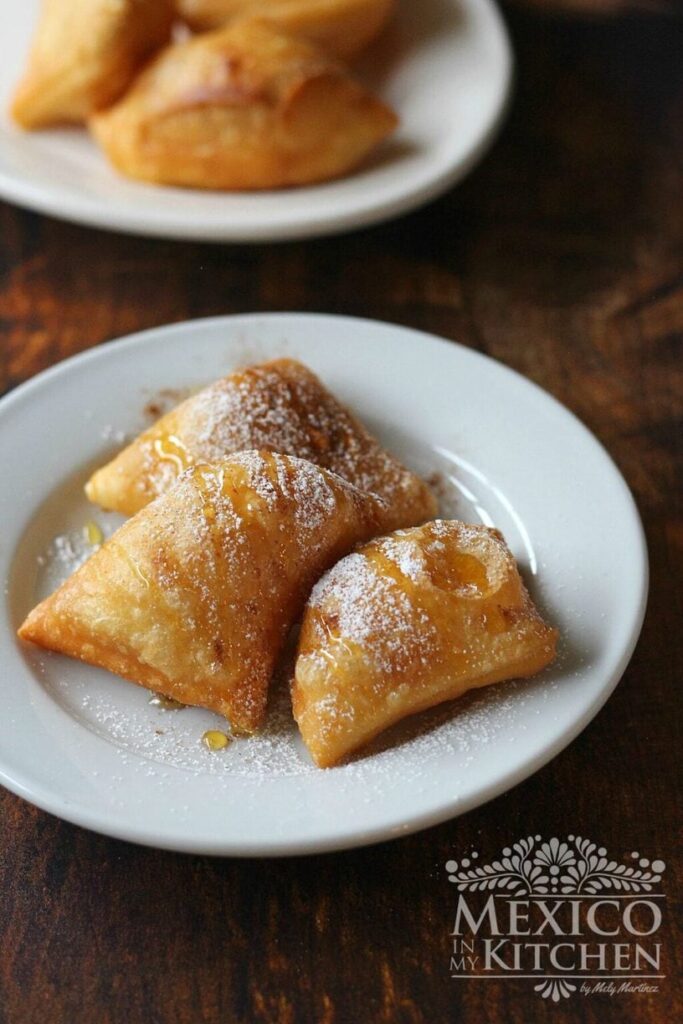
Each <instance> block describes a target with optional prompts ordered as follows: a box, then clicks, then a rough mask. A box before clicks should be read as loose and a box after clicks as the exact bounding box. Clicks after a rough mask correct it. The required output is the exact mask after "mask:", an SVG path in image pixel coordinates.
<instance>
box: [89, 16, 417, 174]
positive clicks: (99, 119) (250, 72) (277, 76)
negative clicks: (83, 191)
mask: <svg viewBox="0 0 683 1024" xmlns="http://www.w3.org/2000/svg"><path fill="white" fill-rule="evenodd" d="M396 123H397V119H396V116H395V114H394V113H393V112H392V111H391V110H389V108H388V107H387V106H385V104H384V103H382V102H381V101H380V100H379V99H376V98H375V97H374V96H372V95H371V94H370V93H369V92H368V91H367V90H366V89H364V88H363V86H361V85H359V84H358V83H357V82H355V81H354V80H353V79H352V78H351V77H350V75H349V73H348V71H346V70H345V69H344V68H343V66H342V65H341V64H337V63H336V62H335V61H334V60H333V59H332V58H330V57H327V56H326V55H325V54H324V53H323V51H321V50H318V49H317V48H316V47H314V46H313V45H312V44H310V43H308V42H306V40H303V39H299V38H296V37H294V36H288V35H284V34H283V33H282V32H281V31H280V30H278V29H277V28H276V27H275V26H273V25H272V24H271V23H270V22H268V21H266V20H261V19H248V20H246V21H239V22H236V23H234V24H231V25H228V26H227V27H226V28H224V29H218V30H217V31H216V32H210V33H206V34H205V35H199V36H195V37H194V38H192V39H190V40H188V41H185V42H181V43H177V44H175V45H173V46H169V47H168V48H167V49H166V50H164V51H163V52H162V53H161V54H160V55H159V56H158V57H157V58H156V59H155V60H154V61H153V62H152V63H151V64H150V65H149V66H148V68H147V69H146V70H145V71H143V72H142V74H141V75H140V76H139V78H137V79H136V81H135V82H134V84H133V85H132V87H131V88H130V90H129V91H128V92H127V93H126V95H125V96H124V97H123V98H122V99H121V100H120V101H119V102H118V103H116V104H115V105H114V106H113V107H111V108H110V109H109V110H106V111H104V112H103V113H101V114H98V115H96V116H94V117H93V118H92V119H91V120H90V128H91V130H92V132H93V134H94V136H95V138H96V139H97V141H98V142H99V143H100V145H101V146H102V147H103V149H104V151H105V153H106V154H107V156H108V157H109V159H110V160H111V161H112V163H113V164H114V166H115V167H116V168H117V169H118V170H119V171H121V172H122V173H123V174H127V175H129V176H130V177H133V178H140V179H142V180H144V181H151V182H157V183H161V184H166V185H180V186H187V187H190V188H207V189H230V190H241V189H271V188H281V187H285V186H290V185H304V184H310V183H313V182H319V181H326V180H327V179H329V178H335V177H337V176H339V175H342V174H346V173H347V172H348V171H350V170H351V169H353V168H354V167H355V166H356V165H357V164H359V163H360V162H361V161H362V160H363V159H364V157H365V156H366V155H367V154H368V153H369V152H370V150H372V149H373V148H374V147H375V146H376V145H377V143H379V142H380V141H381V140H382V139H384V138H385V137H386V136H387V135H389V133H390V132H392V131H393V129H394V128H395V127H396Z"/></svg>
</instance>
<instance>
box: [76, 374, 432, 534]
mask: <svg viewBox="0 0 683 1024" xmlns="http://www.w3.org/2000/svg"><path fill="white" fill-rule="evenodd" d="M247 448H263V449H268V450H269V451H276V452H283V453H284V454H286V455H295V456H298V457H299V458H302V459H308V460H309V462H315V463H316V464H317V465H320V466H324V467H325V469H329V470H331V471H332V472H333V473H338V474H339V476H341V477H343V478H344V479H345V480H348V482H349V483H351V484H354V486H356V487H358V488H360V490H362V491H369V492H372V493H374V494H377V495H379V497H380V498H382V499H383V500H384V501H385V502H386V506H385V507H384V509H383V511H382V512H381V516H380V519H381V522H380V527H381V529H380V532H382V533H386V532H387V531H389V530H394V529H397V528H398V527H401V526H413V525H415V524H416V523H421V522H424V520H425V519H429V518H430V517H431V516H434V515H435V514H436V499H435V497H434V495H433V494H432V492H431V491H430V489H429V488H428V487H427V485H426V484H425V482H424V481H423V480H421V479H420V478H419V477H418V476H416V475H415V474H414V473H412V472H411V471H410V470H408V469H406V468H405V467H404V466H402V465H401V463H400V462H399V461H398V460H397V459H395V458H394V457H393V456H392V455H390V454H389V453H388V452H387V451H385V450H384V448H382V446H381V445H380V444H379V442H378V441H376V440H375V438H374V437H372V435H371V434H369V433H368V431H367V430H366V429H365V427H363V425H362V424H361V423H359V422H358V420H357V419H356V418H355V417H354V416H352V415H351V413H350V412H348V410H347V409H345V408H344V406H343V405H341V403H340V402H338V401H337V399H336V398H335V397H334V395H333V394H331V393H330V392H329V391H328V390H327V389H326V388H325V387H324V386H323V385H322V383H321V382H320V381H319V380H318V378H317V377H316V376H315V374H314V373H312V372H311V371H310V370H309V369H308V368H307V367H305V366H304V365H303V364H302V363H299V362H297V361H296V360H294V359H274V360H272V361H270V362H267V363H262V364H260V365H257V366H251V367H248V368H246V369H244V370H238V371H236V372H235V373H231V374H230V375H229V376H227V377H224V378H223V379H222V380H218V381H216V382H215V383H213V384H211V385H209V387H207V388H204V389H203V390H202V391H200V392H198V393H197V394H196V395H194V396H193V397H191V398H189V399H187V400H186V401H185V402H183V403H182V404H181V405H179V406H177V407H176V408H175V409H172V410H171V411H170V412H169V413H167V414H166V415H165V416H162V418H161V419H160V420H158V421H157V423H155V424H154V425H153V426H152V427H151V428H150V429H149V430H147V431H145V432H144V433H143V434H141V435H140V436H139V437H138V438H137V439H136V440H135V441H133V442H132V444H130V445H128V447H127V448H125V449H124V450H123V451H122V452H120V454H119V455H117V456H116V458H115V459H113V460H112V461H111V462H109V463H107V465H105V466H103V467H102V468H101V469H99V470H97V472H96V473H94V474H93V476H92V477H91V478H90V480H89V481H88V483H87V484H86V494H87V496H88V498H89V499H90V500H91V501H93V502H96V503H97V504H99V505H101V506H102V507H103V508H106V509H110V510H112V511H116V512H122V513H123V514H124V515H132V514H133V513H134V512H137V511H138V510H139V509H141V508H143V507H144V506H145V505H146V504H147V503H148V502H149V501H152V499H153V498H156V497H157V496H158V495H159V494H163V493H164V491H166V490H167V489H168V488H169V487H170V486H172V484H173V483H174V482H175V480H176V479H177V477H178V475H179V474H180V473H181V472H182V471H183V470H185V469H187V467H188V466H191V465H193V464H194V463H196V462H215V461H216V460H217V459H222V458H225V457H226V456H227V455H231V454H232V453H233V452H236V451H242V450H244V449H247Z"/></svg>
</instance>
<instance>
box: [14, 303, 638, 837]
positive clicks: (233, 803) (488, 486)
mask: <svg viewBox="0 0 683 1024" xmlns="http://www.w3.org/2000/svg"><path fill="white" fill-rule="evenodd" d="M282 354H289V355H293V356H296V357H299V358H301V359H302V360H304V361H305V362H306V363H308V364H309V365H310V366H311V367H312V368H313V369H314V370H315V371H317V372H318V373H319V374H320V375H321V376H322V378H323V380H324V381H325V382H326V383H328V384H329V386H330V387H331V388H332V389H333V390H334V391H335V392H336V393H337V394H338V395H339V396H340V397H341V398H342V399H343V400H344V401H345V402H347V403H348V404H349V405H351V406H352V407H353V408H354V409H355V410H357V412H358V413H359V414H360V415H361V416H362V417H363V418H364V419H365V420H366V421H367V422H368V424H369V425H370V426H371V427H372V428H374V429H375V430H376V432H377V433H378V434H379V435H380V436H381V438H382V439H383V440H384V441H385V443H386V444H387V445H388V446H389V447H390V448H392V449H393V450H394V451H395V452H396V453H397V454H398V455H400V456H402V457H403V458H404V459H405V460H406V461H408V462H409V463H410V464H411V465H412V466H413V467H414V468H415V469H417V470H418V471H420V472H422V473H424V474H425V475H431V474H433V473H437V474H439V491H440V493H441V497H442V502H443V511H444V513H445V514H446V515H458V516H460V517H462V518H466V519H469V520H471V521H474V522H484V523H488V524H491V523H493V524H495V525H496V526H498V527H499V528H500V529H502V530H503V532H504V533H505V536H506V537H507V539H508V542H509V543H510V545H511V547H512V549H513V551H514V553H515V555H516V556H517V558H518V559H519V562H520V564H521V566H522V568H523V570H524V573H525V575H526V578H527V580H528V582H529V584H530V586H531V589H532V592H533V593H534V595H535V597H536V599H537V600H538V601H539V603H540V605H541V607H542V609H543V610H544V612H545V614H546V616H547V617H548V618H549V619H550V620H551V621H552V622H554V623H556V624H557V625H558V626H559V628H560V630H561V634H562V643H561V652H560V657H559V659H558V661H557V663H556V664H555V666H553V667H552V668H551V669H549V670H547V671H546V672H545V673H544V674H542V675H541V676H539V677H537V678H535V679H533V680H530V681H527V682H525V683H520V682H513V683H507V684H503V685H501V686H498V687H489V688H488V689H487V690H485V691H481V692H479V693H478V694H477V695H476V696H474V697H473V698H465V699H464V700H463V701H461V702H460V703H459V704H453V705H449V706H445V707H443V708H441V709H437V710H436V711H434V712H431V713H429V714H427V715H423V716H421V717H420V718H419V719H417V720H413V721H410V722H408V723H405V724H404V725H403V726H402V727H400V728H398V729H397V730H395V731H394V732H393V733H392V734H391V735H390V736H389V737H388V738H387V737H385V738H384V739H383V740H382V742H380V743H378V744H377V745H376V746H375V747H374V748H373V749H372V750H371V751H370V752H369V753H366V754H364V755H363V756H360V757H358V758H357V759H356V760H355V761H354V762H352V763H351V764H348V765H346V766H344V767H339V768H334V769H329V770H327V771H321V770H317V769H315V768H313V767H312V765H311V763H310V761H309V759H308V757H307V755H306V752H305V749H304V748H303V746H302V744H301V742H300V741H299V739H298V736H297V733H296V729H295V727H294V724H293V722H292V719H291V714H290V711H289V708H288V705H287V696H286V694H280V695H279V696H276V698H275V700H274V708H273V710H272V712H271V716H270V719H269V723H268V725H267V727H266V729H265V731H264V733H263V734H262V735H260V736H258V737H256V738H251V739H240V740H235V741H234V742H233V743H232V744H231V746H230V747H229V748H228V749H227V750H225V751H223V752H221V753H218V754H211V753H209V752H208V751H207V750H205V749H204V748H203V747H202V746H201V744H200V741H199V740H200V737H201V735H202V733H203V731H204V730H205V729H206V728H208V727H210V726H211V725H212V724H213V725H214V727H216V726H219V720H218V719H217V718H216V717H215V716H213V715H212V714H210V713H208V712H203V711H200V710H197V709H190V708H188V709H185V710H181V711H163V710H160V709H157V708H154V707H151V706H150V705H149V703H148V697H149V695H148V694H147V692H146V691H144V690H142V689H139V688H138V687H136V686H134V685H132V684H130V683H126V682H124V681H122V680H120V679H118V678H116V677H114V676H113V675H110V674H108V673H106V672H104V671H100V670H97V669H93V668H90V667H88V666H86V665H82V664H80V663H78V662H75V661H71V660H69V659H67V658H64V657H61V656H58V655H52V654H49V653H44V652H40V651H38V650H37V649H35V648H31V647H29V646H26V647H23V648H22V646H21V645H20V644H19V643H18V642H17V641H16V640H15V635H14V630H15V628H16V626H17V625H18V624H19V623H20V622H21V620H22V619H23V617H24V615H25V614H26V613H27V611H28V610H29V608H30V607H32V605H33V604H34V603H35V602H36V600H37V599H38V598H40V597H42V596H43V595H44V594H45V593H46V592H48V591H49V590H50V589H51V588H53V587H54V586H55V585H56V583H57V582H58V581H59V579H61V578H63V577H64V576H65V574H66V573H67V572H68V570H69V568H70V567H71V566H72V564H73V561H74V557H78V556H80V555H82V553H83V552H84V551H85V546H84V543H83V540H82V533H83V526H84V524H86V523H87V522H88V520H95V521H96V522H98V523H99V525H100V526H101V527H102V528H103V530H104V531H105V532H106V533H109V532H111V530H112V529H113V528H114V526H115V525H116V523H117V522H118V521H119V520H118V518H117V517H115V516H112V515H105V514H103V513H99V512H98V511H97V510H95V509H94V508H93V507H92V506H88V505H87V503H86V502H85V500H84V499H83V497H82V484H83V481H84V480H85V479H86V477H87V475H88V472H89V470H90V469H91V468H92V467H93V466H94V465H96V464H98V463H101V462H102V461H104V460H105V459H107V458H108V457H109V456H111V454H112V453H113V451H115V450H116V448H117V447H120V446H121V444H122V441H123V438H124V435H125V436H126V437H128V436H132V435H134V434H136V433H137V432H138V431H139V430H140V428H141V427H143V426H144V425H145V423H146V422H148V420H146V418H145V415H144V414H143V408H144V407H145V405H146V404H147V403H149V402H150V401H151V402H158V403H159V402H160V403H161V404H164V403H168V402H169V401H170V402H174V401H176V400H177V399H178V397H179V392H180V391H181V390H183V389H187V388H195V387H197V386H200V385H203V384H204V383H206V382H208V381H210V380H212V379H214V378H216V377H218V376H221V375H223V374H225V373H226V372H227V371H229V370H230V369H232V368H233V367H235V366H237V365H240V364H244V363H245V362H250V361H257V360H260V359H263V358H270V357H272V356H276V355H282ZM0 465H2V480H3V489H2V493H1V494H0V521H1V522H2V537H1V540H0V544H1V547H0V573H1V574H2V577H3V579H6V580H7V581H8V585H7V590H6V600H5V604H4V608H3V612H2V620H1V622H0V700H1V701H2V715H1V716H0V781H2V782H3V783H4V785H5V786H7V787H8V788H9V789H11V790H13V791H14V792H15V793H18V794H19V795H20V796H23V797H25V798H26V799H27V800H30V801H32V802H33V803H35V804H37V805H38V806H39V807H42V808H44V809H45V810H48V811H51V812H52V813H54V814H57V815H60V816H61V817H63V818H66V819H67V820H69V821H73V822H76V823H78V824H80V825H85V826H86V827H88V828H92V829H95V830H97V831H100V832H105V833H107V834H109V835H113V836H119V837H121V838H124V839H131V840H134V841H136V842H141V843H148V844H150V845H154V846H162V847H167V848H170V849H175V850H187V851H196V852H203V853H213V854H256V855H266V854H290V853H301V852H312V851H321V850H330V849H338V848H343V847H349V846H356V845H360V844H363V843H370V842H373V841H375V840H379V839H386V838H391V837H392V836H400V835H403V834H405V833H407V832H410V831H413V830H415V829H419V828H423V827H425V826H427V825H431V824H434V823H436V822H439V821H443V820H444V819H446V818H449V817H451V816H453V815H456V814H460V813H462V812H463V811H466V810H468V809H469V808H471V807H475V806H477V805H478V804H481V803H483V802H484V801H485V800H489V799H491V797H494V796H496V795H497V794H499V793H501V792H503V791H504V790H506V789H508V788H509V787H510V786H513V785H514V784H515V783H517V782H519V781H520V780H521V779H523V778H525V776H527V775H529V774H531V773H532V772H534V771H536V770H537V769H538V768H540V767H541V766H542V765H543V764H544V763H545V762H546V761H548V760H549V759H550V758H551V757H553V755H554V754H556V753H557V752H558V751H559V750H561V749H562V747H564V746H565V745H566V744H567V743H569V742H570V741H571V740H572V739H573V737H574V736H576V735H577V733H578V732H579V731H580V730H581V729H582V728H583V727H584V726H585V725H586V724H587V722H588V721H590V719H591V718H592V717H593V715H595V713H596V712H597V710H598V709H599V707H600V706H601V705H602V703H603V702H604V701H605V699H606V698H607V696H608V695H609V693H610V691H611V690H612V688H613V687H614V686H615V684H616V682H617V681H618V679H619V677H620V676H621V673H622V672H623V670H624V668H625V666H626V663H627V662H628V659H629V657H630V655H631V652H632V650H633V646H634V644H635V642H636V639H637V636H638V632H639V630H640V625H641V619H642V615H643V610H644V605H645V597H646V590H647V557H646V550H645V545H644V540H643V533H642V529H641V525H640V521H639V518H638V514H637V512H636V509H635V506H634V503H633V500H632V498H631V495H630V493H629V491H628V489H627V487H626V484H625V483H624V481H623V479H622V477H621V476H620V475H619V473H618V471H617V469H616V468H615V466H614V464H613V463H612V461H611V460H610V458H609V456H608V455H607V454H606V453H605V451H604V450H603V448H602V447H601V446H600V445H599V444H598V442H597V441H596V440H595V439H594V438H593V437H592V435H591V434H590V433H589V432H588V431H587V430H586V429H585V427H583V426H582V425H581V424H580V423H579V422H578V421H577V420H576V419H575V418H574V417H573V416H572V415H571V414H570V413H569V412H567V410H566V409H565V408H563V407H562V406H561V405H559V404H558V403H557V402H556V401H555V400H554V399H552V398H550V397H549V396H548V395H547V394H546V393H545V392H543V391H541V390H540V389H539V388H537V387H536V386H535V385H533V384H530V383H529V382H528V381H526V380H525V379H523V378H522V377H520V376H518V375H517V374H515V373H513V372H512V371H510V370H508V369H506V368H505V367H503V366H501V365H500V364H498V363H496V362H493V361H492V360H490V359H487V358H485V357H483V356H481V355H478V354H477V353H474V352H472V351H470V350H468V349H466V348H463V347H461V346H459V345H456V344H453V343H448V342H444V341H441V340H439V339H437V338H433V337H430V336H428V335H425V334H420V333H417V332H415V331H411V330H406V329H404V328H401V327H396V326H394V325H390V324H381V323H373V322H370V321H364V320H354V319H348V318H343V317H329V316H308V315H297V314H282V315H279V314H278V315H269V316H266V315H264V316H260V315H254V316H241V317H225V318H221V319H215V320H199V321H195V322H192V323H185V324H178V325H175V326H172V327H166V328H161V329H158V330H153V331H148V332H146V333H145V334H141V335H137V336H135V337H133V338H129V339H127V340H125V341H120V342H117V343H115V344H110V345H105V346H103V347H100V348H97V349H94V350H92V351H90V352H88V353H86V354H85V355H81V356H77V357H75V358H73V359H70V360H67V361H66V362H64V363H62V364H60V365H59V366H56V367H54V368H53V369H51V370H48V371H47V372H46V373H42V374H40V375H39V376H38V377H36V378H35V379H34V380H32V381H30V382H29V383H27V384H25V385H23V386H22V387H20V388H18V389H17V390H16V391H15V392H14V393H13V394H11V395H9V396H8V397H7V398H6V399H4V401H2V402H1V403H0ZM55 537H58V538H59V539H58V540H57V541H55ZM596 756H597V755H596Z"/></svg>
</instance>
